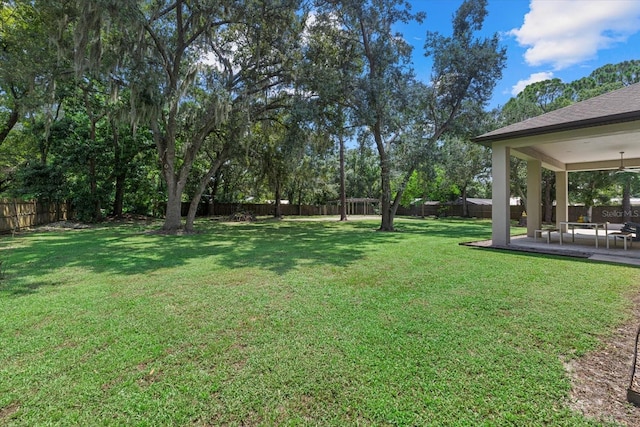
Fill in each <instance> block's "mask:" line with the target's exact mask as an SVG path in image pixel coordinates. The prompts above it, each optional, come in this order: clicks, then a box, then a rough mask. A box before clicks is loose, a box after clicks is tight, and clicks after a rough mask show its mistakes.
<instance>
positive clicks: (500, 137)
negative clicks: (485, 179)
mask: <svg viewBox="0 0 640 427" xmlns="http://www.w3.org/2000/svg"><path fill="white" fill-rule="evenodd" d="M635 120H640V111H630V112H625V113H622V114H616V115H610V116H604V117H593V118H589V119H585V120H577V121H574V122H568V123H559V124H554V125H549V126H542V127H536V128H531V129H521V130H516V131H512V132H505V133H499V134H494V135H488V134H484V135H480V136H477V137H475V138H472V139H471V141H473V142H476V143H478V144H482V145H485V146H489V147H490V146H491V143H492V142H497V141H505V140H508V139H515V138H524V137H530V136H538V135H545V134H549V133H554V132H562V131H568V130H576V129H584V128H589V127H595V126H604V125H611V124H616V123H625V122H632V121H635Z"/></svg>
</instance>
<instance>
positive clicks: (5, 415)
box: [0, 403, 20, 421]
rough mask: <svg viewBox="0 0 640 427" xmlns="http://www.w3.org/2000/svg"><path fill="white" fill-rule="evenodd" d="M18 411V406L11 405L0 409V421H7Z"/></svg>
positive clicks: (15, 404)
mask: <svg viewBox="0 0 640 427" xmlns="http://www.w3.org/2000/svg"><path fill="white" fill-rule="evenodd" d="M19 410H20V405H18V404H17V403H12V404H10V405H9V406H6V407H4V408H0V421H7V420H9V418H11V416H12V415H13V414H15V413H16V412H18V411H19Z"/></svg>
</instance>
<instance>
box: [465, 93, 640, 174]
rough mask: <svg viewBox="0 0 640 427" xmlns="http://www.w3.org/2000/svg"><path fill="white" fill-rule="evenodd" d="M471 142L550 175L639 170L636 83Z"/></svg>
mask: <svg viewBox="0 0 640 427" xmlns="http://www.w3.org/2000/svg"><path fill="white" fill-rule="evenodd" d="M474 141H475V142H478V143H481V144H484V145H488V146H493V145H494V144H504V145H506V146H508V147H510V149H511V154H512V155H514V156H516V157H519V158H523V159H538V160H540V161H541V162H542V166H543V167H545V168H547V169H551V170H554V171H581V170H611V169H617V168H618V167H619V166H620V152H624V166H625V167H640V83H638V84H634V85H630V86H627V87H624V88H622V89H619V90H616V91H613V92H609V93H606V94H604V95H601V96H598V97H595V98H591V99H588V100H586V101H582V102H578V103H576V104H573V105H570V106H568V107H565V108H562V109H559V110H555V111H552V112H549V113H546V114H543V115H540V116H537V117H534V118H531V119H529V120H525V121H523V122H520V123H516V124H513V125H510V126H506V127H504V128H501V129H497V130H495V131H492V132H488V133H486V134H484V135H481V136H479V137H477V138H475V139H474Z"/></svg>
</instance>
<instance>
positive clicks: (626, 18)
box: [509, 0, 640, 70]
mask: <svg viewBox="0 0 640 427" xmlns="http://www.w3.org/2000/svg"><path fill="white" fill-rule="evenodd" d="M529 8H530V10H529V13H527V14H526V15H525V17H524V23H523V24H522V26H521V27H520V28H515V29H513V30H511V31H510V32H509V34H510V35H512V36H515V37H516V40H517V41H518V43H519V44H520V46H523V47H527V51H526V52H525V54H524V58H525V61H526V62H527V64H529V65H531V66H538V65H544V64H551V65H552V66H553V67H554V68H555V69H556V70H559V69H563V68H567V67H569V66H572V65H575V64H578V63H580V62H583V61H585V60H590V59H593V58H595V57H596V55H597V52H598V51H599V50H601V49H607V48H609V47H611V46H613V45H614V44H616V43H622V42H625V41H626V40H627V38H628V37H629V36H630V35H632V34H634V33H636V32H638V31H640V1H637V0H553V1H552V0H531V3H530V6H529Z"/></svg>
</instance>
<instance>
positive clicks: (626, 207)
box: [622, 178, 632, 222]
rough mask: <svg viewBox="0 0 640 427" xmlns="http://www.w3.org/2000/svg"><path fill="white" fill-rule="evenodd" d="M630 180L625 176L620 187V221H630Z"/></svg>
mask: <svg viewBox="0 0 640 427" xmlns="http://www.w3.org/2000/svg"><path fill="white" fill-rule="evenodd" d="M631 213H632V212H631V180H630V179H629V178H625V180H624V186H623V187H622V221H624V222H629V221H631Z"/></svg>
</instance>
